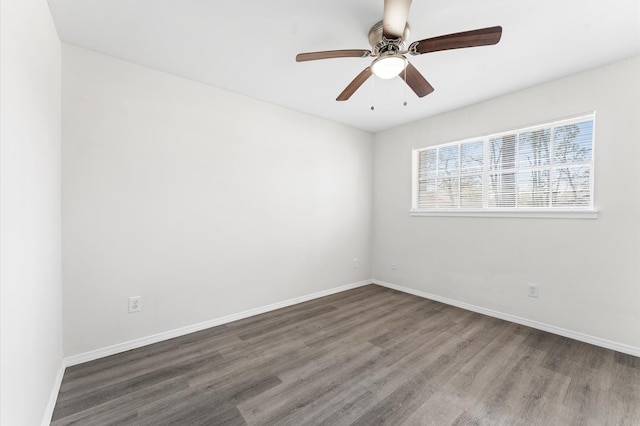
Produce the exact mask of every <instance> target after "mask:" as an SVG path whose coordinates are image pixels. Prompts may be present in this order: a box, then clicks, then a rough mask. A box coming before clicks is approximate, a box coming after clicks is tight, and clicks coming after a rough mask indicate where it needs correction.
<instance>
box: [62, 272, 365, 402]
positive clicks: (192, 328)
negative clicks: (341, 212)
mask: <svg viewBox="0 0 640 426" xmlns="http://www.w3.org/2000/svg"><path fill="white" fill-rule="evenodd" d="M368 284H372V280H364V281H358V282H355V283H351V284H347V285H343V286H340V287H334V288H331V289H329V290H323V291H319V292H316V293H312V294H307V295H305V296H300V297H294V298H293V299H289V300H285V301H282V302H277V303H273V304H271V305H267V306H262V307H259V308H255V309H249V310H247V311H243V312H239V313H237V314H231V315H226V316H224V317H220V318H215V319H212V320H209V321H204V322H200V323H197V324H193V325H188V326H186V327H180V328H176V329H173V330H169V331H165V332H162V333H158V334H154V335H151V336H146V337H142V338H140V339H135V340H129V341H127V342H123V343H118V344H116V345H112V346H107V347H105V348H101V349H97V350H94V351H89V352H84V353H81V354H77V355H72V356H68V357H66V358H65V359H64V365H65V366H72V365H77V364H82V363H84V362H88V361H93V360H96V359H99V358H104V357H106V356H110V355H115V354H117V353H120V352H125V351H129V350H131V349H137V348H140V347H143V346H146V345H151V344H153V343H158V342H162V341H164V340H168V339H173V338H174V337H180V336H184V335H186V334H190V333H194V332H196V331H201V330H205V329H207V328H211V327H216V326H218V325H222V324H227V323H230V322H233V321H237V320H240V319H244V318H248V317H252V316H254V315H260V314H264V313H266V312H270V311H275V310H276V309H281V308H286V307H287V306H291V305H295V304H297V303H302V302H307V301H309V300H313V299H317V298H320V297H324V296H329V295H331V294H335V293H340V292H342V291H347V290H351V289H354V288H357V287H362V286H364V285H368ZM54 403H55V401H54Z"/></svg>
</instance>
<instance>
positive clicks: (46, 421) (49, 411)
mask: <svg viewBox="0 0 640 426" xmlns="http://www.w3.org/2000/svg"><path fill="white" fill-rule="evenodd" d="M65 368H67V366H66V364H65V361H64V359H63V360H62V363H61V364H60V368H58V374H56V378H55V381H54V382H53V387H52V388H51V394H49V401H48V402H47V407H46V408H45V411H44V415H43V416H42V426H49V425H50V424H51V418H52V417H53V409H54V408H56V401H57V400H58V393H60V386H61V385H62V378H63V377H64V370H65Z"/></svg>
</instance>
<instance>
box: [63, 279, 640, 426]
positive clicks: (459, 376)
mask: <svg viewBox="0 0 640 426" xmlns="http://www.w3.org/2000/svg"><path fill="white" fill-rule="evenodd" d="M52 424H54V425H68V424H82V425H111V424H113V425H128V424H135V425H170V424H171V425H190V426H191V425H246V424H249V425H272V424H273V425H367V426H370V425H378V424H388V425H400V424H407V425H414V424H415V425H418V424H420V425H640V358H636V357H633V356H630V355H624V354H621V353H618V352H614V351H611V350H607V349H602V348H599V347H596V346H591V345H588V344H585V343H581V342H577V341H575V340H571V339H567V338H564V337H560V336H556V335H553V334H549V333H545V332H542V331H539V330H535V329H531V328H528V327H524V326H520V325H517V324H513V323H509V322H506V321H502V320H498V319H495V318H491V317H486V316H483V315H480V314H476V313H473V312H469V311H465V310H462V309H458V308H455V307H451V306H448V305H444V304H441V303H437V302H433V301H429V300H425V299H422V298H419V297H416V296H411V295H408V294H404V293H400V292H396V291H394V290H390V289H386V288H383V287H378V286H375V285H369V286H365V287H361V288H358V289H355V290H351V291H347V292H343V293H339V294H335V295H332V296H328V297H324V298H321V299H316V300H313V301H310V302H306V303H302V304H299V305H295V306H292V307H288V308H285V309H280V310H278V311H273V312H270V313H266V314H263V315H259V316H255V317H251V318H247V319H244V320H241V321H237V322H234V323H230V324H226V325H223V326H220V327H215V328H211V329H208V330H205V331H201V332H198V333H193V334H190V335H187V336H183V337H179V338H176V339H172V340H168V341H165V342H161V343H158V344H155V345H150V346H147V347H144V348H140V349H136V350H132V351H129V352H125V353H122V354H118V355H114V356H110V357H107V358H103V359H100V360H97V361H92V362H88V363H85V364H82V365H77V366H74V367H70V368H68V369H67V370H66V372H65V375H64V380H63V382H62V387H61V389H60V394H59V396H58V402H57V404H56V407H55V412H54V415H53V423H52Z"/></svg>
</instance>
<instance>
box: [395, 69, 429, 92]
mask: <svg viewBox="0 0 640 426" xmlns="http://www.w3.org/2000/svg"><path fill="white" fill-rule="evenodd" d="M400 78H402V79H403V80H404V81H405V82H406V83H407V85H408V86H409V87H411V90H413V91H414V92H415V93H416V95H418V97H419V98H422V97H423V96H427V95H428V94H429V93H431V92H433V90H434V89H433V86H431V84H429V82H428V81H427V80H426V79H425V78H424V77H423V76H422V74H420V71H418V70H417V69H416V67H414V66H413V65H411V64H407V67H406V68H405V71H402V72H401V73H400Z"/></svg>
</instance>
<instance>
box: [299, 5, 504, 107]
mask: <svg viewBox="0 0 640 426" xmlns="http://www.w3.org/2000/svg"><path fill="white" fill-rule="evenodd" d="M410 8H411V0H384V15H383V18H382V21H380V22H378V23H377V24H375V25H374V26H373V27H371V29H370V30H369V44H370V45H371V50H361V49H347V50H328V51H323V52H309V53H300V54H298V55H297V56H296V62H304V61H314V60H317V59H330V58H350V57H351V58H369V57H371V58H375V59H374V60H373V62H372V63H371V65H370V66H368V67H367V68H365V69H364V70H363V71H362V72H361V73H360V74H358V75H357V76H356V78H354V79H353V81H352V82H351V83H349V85H348V86H347V87H346V88H345V89H344V90H343V91H342V93H340V95H338V97H337V98H336V101H346V100H347V99H349V98H350V97H351V95H353V94H354V93H355V91H356V90H358V88H359V87H360V86H362V84H363V83H364V82H365V81H367V79H368V78H369V77H371V75H376V76H377V77H380V78H384V79H388V78H393V77H396V76H400V78H402V79H403V80H404V81H405V82H406V83H407V85H408V86H409V87H410V88H411V89H412V90H413V91H414V92H415V94H416V95H418V97H420V98H421V97H423V96H426V95H428V94H429V93H431V92H433V90H434V89H433V87H432V86H431V84H429V82H428V81H427V80H426V79H425V78H424V77H423V76H422V74H420V72H419V71H418V70H417V69H416V68H415V67H414V66H413V65H411V64H410V63H409V61H407V58H406V57H405V55H406V54H407V53H408V54H410V55H422V54H423V53H431V52H438V51H441V50H450V49H461V48H464V47H476V46H488V45H492V44H497V43H498V42H499V41H500V37H501V36H502V27H500V26H497V27H489V28H481V29H478V30H472V31H464V32H461V33H454V34H447V35H443V36H439V37H432V38H426V39H424V40H419V41H414V42H413V43H411V44H409V47H406V41H407V39H408V38H409V23H408V22H407V17H408V16H409V9H410Z"/></svg>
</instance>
